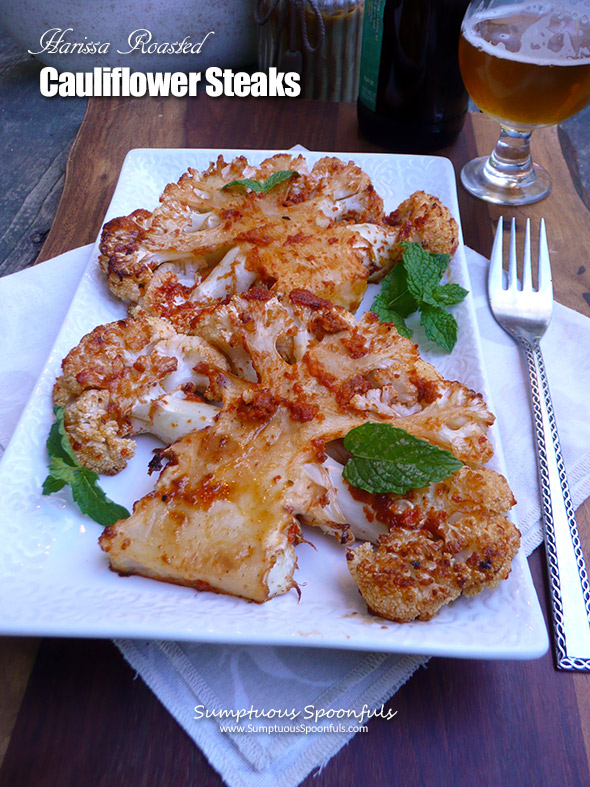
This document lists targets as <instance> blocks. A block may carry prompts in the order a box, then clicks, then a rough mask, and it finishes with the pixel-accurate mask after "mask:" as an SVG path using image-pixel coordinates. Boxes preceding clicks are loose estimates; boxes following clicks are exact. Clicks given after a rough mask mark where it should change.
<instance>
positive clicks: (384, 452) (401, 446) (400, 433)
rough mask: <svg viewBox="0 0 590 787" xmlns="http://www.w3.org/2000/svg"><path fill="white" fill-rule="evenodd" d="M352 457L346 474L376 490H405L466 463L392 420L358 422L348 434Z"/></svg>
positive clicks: (442, 476) (354, 483)
mask: <svg viewBox="0 0 590 787" xmlns="http://www.w3.org/2000/svg"><path fill="white" fill-rule="evenodd" d="M344 447H345V448H346V449H347V450H348V451H350V453H351V454H352V458H351V459H349V460H348V462H347V464H346V466H345V467H344V471H343V477H344V478H345V479H346V480H347V481H348V483H349V484H351V485H352V486H356V487H359V488H360V489H364V490H365V491H366V492H371V493H372V494H398V495H401V494H404V493H405V492H409V491H410V489H420V488H421V487H423V486H427V485H429V484H431V483H436V482H437V481H442V480H443V479H445V478H448V476H450V475H452V474H453V473H456V472H457V470H460V468H461V467H462V466H463V465H462V463H461V462H460V461H459V460H458V459H456V458H455V457H454V456H453V454H451V453H450V451H445V450H444V449H442V448H437V447H436V446H434V445H431V444H430V443H428V442H427V441H426V440H420V439H419V438H417V437H414V436H413V435H411V434H409V433H408V432H406V431H404V430H403V429H398V428H397V427H394V426H391V425H390V424H376V423H367V424H363V425H362V426H357V427H356V428H354V429H351V431H350V432H349V433H348V434H347V435H346V437H345V438H344Z"/></svg>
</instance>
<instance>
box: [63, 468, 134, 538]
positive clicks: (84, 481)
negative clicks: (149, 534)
mask: <svg viewBox="0 0 590 787" xmlns="http://www.w3.org/2000/svg"><path fill="white" fill-rule="evenodd" d="M93 476H96V473H92V471H88V470H86V468H83V469H82V470H81V471H80V472H78V473H76V478H75V479H74V482H73V483H72V484H71V487H72V497H73V498H74V501H75V502H76V503H77V504H78V508H79V509H80V511H81V512H82V513H83V514H86V515H87V516H89V517H90V518H91V519H94V521H95V522H98V524H99V525H104V526H105V527H108V526H109V525H113V524H114V523H115V522H117V521H118V520H119V519H127V517H129V516H130V514H129V511H127V509H126V508H125V507H124V506H120V505H118V504H117V503H114V502H113V501H112V500H111V499H110V498H108V497H107V496H106V494H105V493H104V491H103V490H102V489H101V488H100V486H99V485H98V484H97V483H96V478H95V477H93Z"/></svg>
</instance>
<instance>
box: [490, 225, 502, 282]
mask: <svg viewBox="0 0 590 787" xmlns="http://www.w3.org/2000/svg"><path fill="white" fill-rule="evenodd" d="M503 234H504V219H503V218H502V216H500V218H499V219H498V227H497V229H496V236H495V238H494V246H493V248H492V256H491V258H490V269H489V271H488V292H489V293H492V292H497V291H498V290H501V289H502V285H503V282H502V240H503Z"/></svg>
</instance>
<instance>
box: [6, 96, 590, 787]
mask: <svg viewBox="0 0 590 787" xmlns="http://www.w3.org/2000/svg"><path fill="white" fill-rule="evenodd" d="M496 134H497V127H496V126H495V124H493V123H491V122H489V121H487V120H486V119H485V118H483V117H482V116H480V115H474V116H470V117H469V118H468V122H467V124H466V127H465V130H464V132H463V133H462V135H461V137H460V138H459V140H458V141H457V142H456V143H455V144H454V145H453V146H452V147H450V148H448V149H446V150H444V151H441V154H442V155H446V156H448V157H449V158H450V159H451V160H452V162H453V164H454V165H455V167H456V170H457V173H458V172H459V169H460V167H461V165H462V164H463V163H464V162H465V161H467V160H468V159H469V158H470V157H472V156H473V155H475V154H477V153H480V154H481V153H486V152H489V151H490V150H491V148H492V146H493V143H494V141H495V136H496ZM565 141H566V140H565ZM563 142H564V140H563V139H561V140H560V135H559V133H558V130H557V129H547V130H543V131H538V132H535V135H534V145H533V153H534V156H535V158H536V160H537V161H539V162H540V163H542V164H544V165H545V166H546V167H547V168H548V169H549V170H550V172H551V174H552V176H553V180H554V184H555V185H554V191H553V193H552V195H551V196H550V197H549V198H547V199H546V200H544V201H543V202H542V203H540V204H538V205H535V206H531V207H528V208H526V209H523V210H519V209H507V208H501V209H500V208H497V207H494V206H490V205H487V204H486V203H483V202H480V201H478V200H476V199H474V198H472V197H470V196H469V195H468V194H466V193H465V192H464V190H463V189H462V188H461V187H459V201H460V208H461V215H462V223H463V232H464V238H465V242H466V243H467V244H468V245H469V246H471V247H472V248H474V249H476V250H477V251H479V252H481V253H483V254H485V255H488V254H489V252H490V249H491V244H492V238H493V230H494V227H495V223H496V220H497V217H498V216H499V215H500V214H503V215H504V216H508V217H511V216H515V217H516V219H517V221H518V223H519V224H522V222H523V218H524V216H526V215H528V216H531V217H532V218H533V219H538V218H539V217H541V216H544V217H545V219H546V220H547V224H548V230H549V235H550V247H551V256H552V264H553V273H554V283H555V296H556V299H557V300H558V301H560V302H561V303H564V304H566V305H567V306H570V307H572V308H574V309H576V310H578V311H580V312H582V313H583V314H586V315H588V314H590V259H589V255H588V246H589V244H590V213H589V206H590V202H589V201H588V197H587V195H586V194H585V193H584V191H583V189H582V187H581V186H580V184H579V182H578V180H577V177H576V172H575V160H574V157H572V155H571V153H570V151H569V150H568V148H567V145H564V144H563ZM297 143H300V144H303V145H305V146H306V147H308V148H310V149H313V150H327V151H341V152H346V151H377V150H379V148H376V147H375V146H372V145H371V144H369V143H367V142H366V141H365V140H363V139H362V138H361V137H360V136H359V134H358V131H357V124H356V111H355V108H354V106H352V105H347V104H322V103H319V102H301V101H289V100H285V99H283V100H278V101H274V100H271V99H265V100H260V99H258V100H249V99H239V100H235V99H228V98H223V99H208V98H206V97H199V98H198V99H195V100H189V101H180V100H175V99H164V100H157V99H141V100H133V99H98V100H91V101H90V103H89V106H88V111H87V113H86V116H85V118H84V121H83V123H82V127H81V129H80V132H79V134H78V136H77V138H76V141H75V143H74V145H73V147H72V150H71V153H70V158H69V161H68V166H67V170H66V185H65V189H64V193H63V196H62V199H61V202H60V205H59V208H58V211H57V216H56V218H55V221H54V224H53V227H52V230H51V232H50V234H49V236H48V237H47V240H46V242H45V245H44V246H43V249H42V251H41V254H40V256H39V261H41V260H44V259H49V258H51V257H53V256H55V255H57V254H60V253H62V252H64V251H67V250H69V249H72V248H75V247H77V246H80V245H83V244H85V243H89V242H91V241H94V239H95V237H96V235H97V232H98V231H99V230H100V227H101V223H102V218H103V215H104V212H105V209H106V207H107V205H108V203H109V201H110V199H111V195H112V192H113V189H114V186H115V184H116V181H117V177H118V173H119V170H120V167H121V164H122V162H123V159H124V156H125V154H126V153H127V151H128V150H130V149H131V148H134V147H212V148H219V147H230V148H231V147H240V148H275V147H290V146H292V145H294V144H297ZM587 351H588V350H587V348H581V352H587ZM550 374H551V370H550ZM578 524H579V527H580V530H581V535H582V540H583V542H584V548H585V551H586V555H590V550H589V549H588V545H589V543H590V504H589V502H588V501H586V503H585V504H584V505H583V506H582V507H581V508H580V509H579V511H578ZM530 565H531V570H532V572H533V577H534V581H535V585H536V588H537V591H538V593H539V596H540V599H541V603H542V606H543V609H544V610H545V612H546V610H547V598H546V581H545V566H544V558H543V555H542V552H541V550H537V551H536V552H535V553H534V554H533V555H532V557H531V559H530ZM0 666H1V669H0V758H2V755H4V758H3V762H2V766H1V768H0V787H15V785H36V786H41V785H47V786H48V787H50V786H51V787H54V786H55V785H59V787H68V786H69V785H72V786H73V785H76V787H79V785H85V787H95V785H103V784H104V785H107V784H108V785H109V787H118V786H119V785H121V787H123V786H124V787H135V786H136V785H150V786H151V785H178V786H179V787H184V786H185V785H186V786H187V787H188V785H190V786H191V787H193V786H194V785H200V786H201V785H202V786H203V787H208V786H209V785H219V784H221V780H220V779H219V777H218V776H217V774H216V773H215V772H214V771H213V770H212V769H211V767H210V766H209V765H208V763H207V761H206V759H205V757H204V756H203V755H202V753H201V752H200V750H199V749H198V748H197V747H196V746H195V745H194V744H193V743H192V741H191V740H190V739H189V738H188V736H187V735H186V734H185V733H184V732H183V730H182V729H181V728H180V727H179V726H178V725H177V724H176V722H175V721H174V720H173V718H172V717H171V716H170V715H169V714H168V713H167V712H166V711H165V710H164V709H163V707H162V706H161V705H160V703H159V702H158V700H157V699H156V698H155V697H154V696H153V695H152V693H151V692H150V691H149V689H147V688H146V686H145V685H144V684H143V682H142V681H141V680H134V674H133V671H132V670H131V669H130V668H129V667H128V666H127V665H126V663H125V662H124V661H123V659H122V657H121V656H120V655H119V653H118V651H117V650H116V649H115V647H114V645H113V644H112V643H111V642H108V641H100V640H96V641H95V640H65V639H53V640H52V639H47V640H43V641H39V640H35V639H16V638H5V639H1V640H0ZM387 707H389V708H392V709H393V710H396V711H397V716H396V718H395V722H392V721H381V720H378V719H374V720H372V721H371V722H370V725H369V732H368V733H367V734H365V735H360V734H359V735H357V736H356V737H355V738H354V739H353V740H352V742H351V743H350V744H349V745H348V746H347V747H345V749H343V750H342V751H341V752H340V753H339V754H338V755H337V756H336V757H334V758H333V759H332V760H331V761H330V763H329V764H328V765H327V767H326V768H325V769H324V770H323V771H322V772H321V774H319V775H318V776H317V777H315V778H311V777H310V778H308V779H307V780H306V782H304V784H306V785H308V787H312V785H313V787H326V786H327V785H356V784H361V783H362V784H363V785H369V786H377V785H379V786H381V785H389V784H399V785H410V784H411V785H414V784H424V785H445V784H454V785H456V784H465V785H473V784H482V785H527V787H528V785H541V784H542V785H588V784H590V770H589V758H590V674H571V673H563V672H557V671H556V670H555V669H554V666H553V657H552V654H551V651H550V652H549V653H548V654H547V655H546V656H544V657H543V658H541V659H538V660H536V661H530V662H509V661H497V662H486V661H460V660H453V659H443V658H436V659H432V660H431V661H430V662H429V664H428V667H427V669H421V670H419V672H418V673H417V674H416V675H414V676H413V677H412V679H411V680H410V681H409V682H408V683H407V684H406V685H405V686H404V687H403V688H402V689H401V690H400V691H399V692H398V693H397V694H395V696H394V697H393V698H392V699H391V701H390V702H389V703H388V706H387Z"/></svg>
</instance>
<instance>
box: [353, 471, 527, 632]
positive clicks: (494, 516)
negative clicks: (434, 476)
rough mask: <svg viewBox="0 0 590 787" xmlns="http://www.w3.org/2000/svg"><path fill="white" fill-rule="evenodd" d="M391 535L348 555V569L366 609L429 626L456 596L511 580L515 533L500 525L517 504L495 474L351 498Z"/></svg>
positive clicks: (517, 538) (483, 473)
mask: <svg viewBox="0 0 590 787" xmlns="http://www.w3.org/2000/svg"><path fill="white" fill-rule="evenodd" d="M355 496H356V497H357V498H359V499H363V500H364V501H365V505H366V506H367V507H368V508H370V509H371V511H372V513H373V515H374V517H375V518H377V519H380V520H381V521H382V522H385V523H386V524H387V525H388V527H389V530H388V532H387V533H386V534H385V535H382V536H380V538H379V546H378V548H377V550H374V549H373V547H372V546H371V545H370V544H368V543H365V544H362V545H361V546H360V547H358V548H356V549H353V550H349V552H348V554H347V557H348V567H349V569H350V572H351V574H352V576H353V578H354V580H355V582H356V583H357V584H358V586H359V590H360V592H361V594H362V596H363V598H364V599H365V601H366V602H367V606H368V607H369V609H370V610H371V611H372V612H374V613H375V614H377V615H380V616H381V617H385V618H389V619H390V620H395V621H397V622H399V623H404V622H408V621H410V620H414V619H415V618H418V619H419V620H430V618H432V617H433V616H434V615H435V614H436V613H437V612H438V610H439V609H440V607H442V606H443V605H444V604H448V603H449V602H450V601H452V600H453V599H455V598H457V597H458V596H460V595H461V594H463V595H465V596H475V595H477V594H478V593H480V592H481V591H482V590H484V589H485V588H490V589H491V588H494V587H496V586H497V585H498V584H499V583H500V582H501V581H502V580H503V579H506V578H507V577H508V575H509V573H510V564H511V561H512V558H513V557H514V556H515V555H516V553H517V551H518V548H519V546H520V533H519V532H518V530H517V528H516V527H515V526H514V525H513V524H512V522H510V521H509V520H508V519H506V518H505V514H506V512H507V511H508V510H509V509H510V508H511V507H512V506H513V505H514V504H515V502H516V501H515V500H514V498H513V496H512V493H511V491H510V488H509V487H508V484H507V482H506V480H505V479H504V478H503V477H502V476H501V475H499V474H498V473H495V472H494V471H493V470H488V469H480V470H471V469H469V468H466V467H465V468H463V469H462V470H460V471H459V472H458V473H455V474H454V475H453V476H451V477H450V478H448V479H446V480H445V481H441V482H439V483H437V484H432V485H431V486H430V487H428V488H426V489H416V490H413V491H412V492H409V493H408V494H406V495H404V496H399V495H368V494H367V493H362V492H359V491H358V490H356V491H355Z"/></svg>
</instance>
